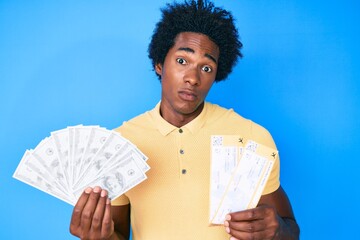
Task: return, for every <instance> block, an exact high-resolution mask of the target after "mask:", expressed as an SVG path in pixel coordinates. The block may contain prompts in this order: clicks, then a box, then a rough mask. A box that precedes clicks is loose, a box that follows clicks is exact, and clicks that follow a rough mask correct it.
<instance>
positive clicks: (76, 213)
mask: <svg viewBox="0 0 360 240" xmlns="http://www.w3.org/2000/svg"><path fill="white" fill-rule="evenodd" d="M91 192H92V188H90V187H88V188H86V189H85V191H84V192H83V193H82V194H81V196H80V198H79V199H78V201H77V203H76V205H75V207H74V210H73V213H72V216H71V221H70V231H73V230H75V228H78V227H79V226H80V223H81V214H82V211H83V209H84V207H85V205H86V202H87V200H88V198H89V196H90V193H91Z"/></svg>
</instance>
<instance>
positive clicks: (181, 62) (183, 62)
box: [176, 58, 186, 65]
mask: <svg viewBox="0 0 360 240" xmlns="http://www.w3.org/2000/svg"><path fill="white" fill-rule="evenodd" d="M176 61H177V62H178V63H180V64H182V65H185V64H186V60H185V59H183V58H177V59H176Z"/></svg>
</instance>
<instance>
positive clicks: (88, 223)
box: [70, 187, 115, 240]
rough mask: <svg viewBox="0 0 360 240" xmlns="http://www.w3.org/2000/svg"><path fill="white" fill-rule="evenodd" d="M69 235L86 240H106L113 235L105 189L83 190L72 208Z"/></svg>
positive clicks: (109, 204)
mask: <svg viewBox="0 0 360 240" xmlns="http://www.w3.org/2000/svg"><path fill="white" fill-rule="evenodd" d="M70 233H71V234H73V235H75V236H77V237H79V238H81V239H86V240H87V239H103V240H107V239H111V237H112V235H115V234H114V222H113V220H112V218H111V203H110V199H109V198H108V192H107V191H106V190H105V189H101V188H100V187H95V188H90V187H88V188H87V189H85V191H84V192H83V194H82V195H81V196H80V198H79V200H78V201H77V203H76V205H75V207H74V210H73V213H72V217H71V222H70Z"/></svg>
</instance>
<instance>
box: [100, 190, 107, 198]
mask: <svg viewBox="0 0 360 240" xmlns="http://www.w3.org/2000/svg"><path fill="white" fill-rule="evenodd" d="M100 196H101V197H105V196H106V191H105V190H104V189H103V190H101V194H100Z"/></svg>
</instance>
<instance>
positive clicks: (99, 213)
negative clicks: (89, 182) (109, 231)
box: [91, 189, 108, 232]
mask: <svg viewBox="0 0 360 240" xmlns="http://www.w3.org/2000/svg"><path fill="white" fill-rule="evenodd" d="M107 194H108V193H107V191H106V190H105V189H102V190H101V192H100V198H99V201H98V203H97V205H96V209H95V212H94V216H93V217H92V221H91V228H92V230H93V231H99V232H100V231H101V225H102V222H103V217H104V212H105V205H106V199H107Z"/></svg>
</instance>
